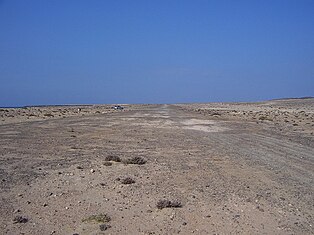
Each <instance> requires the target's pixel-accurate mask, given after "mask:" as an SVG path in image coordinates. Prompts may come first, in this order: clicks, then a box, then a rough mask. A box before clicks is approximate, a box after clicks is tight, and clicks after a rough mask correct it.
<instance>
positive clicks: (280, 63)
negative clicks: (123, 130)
mask: <svg viewBox="0 0 314 235" xmlns="http://www.w3.org/2000/svg"><path fill="white" fill-rule="evenodd" d="M298 96H314V0H229V1H227V0H216V1H214V0H155V1H153V0H98V1H97V0H85V1H83V0H50V1H43V0H27V1H26V0H19V1H18V0H0V106H22V105H39V104H78V103H98V104H99V103H176V102H214V101H256V100H265V99H272V98H279V97H298Z"/></svg>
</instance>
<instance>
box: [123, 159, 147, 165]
mask: <svg viewBox="0 0 314 235" xmlns="http://www.w3.org/2000/svg"><path fill="white" fill-rule="evenodd" d="M123 163H125V164H137V165H143V164H145V163H146V159H144V158H142V157H132V158H129V159H126V160H124V161H123Z"/></svg>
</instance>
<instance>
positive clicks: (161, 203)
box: [157, 199, 182, 209]
mask: <svg viewBox="0 0 314 235" xmlns="http://www.w3.org/2000/svg"><path fill="white" fill-rule="evenodd" d="M171 207H172V208H178V207H182V204H181V202H178V201H169V200H165V199H161V200H159V201H158V202H157V208H158V209H163V208H171Z"/></svg>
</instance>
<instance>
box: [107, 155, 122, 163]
mask: <svg viewBox="0 0 314 235" xmlns="http://www.w3.org/2000/svg"><path fill="white" fill-rule="evenodd" d="M105 161H113V162H121V159H120V157H118V156H112V155H109V156H107V157H106V158H105Z"/></svg>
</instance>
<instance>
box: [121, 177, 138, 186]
mask: <svg viewBox="0 0 314 235" xmlns="http://www.w3.org/2000/svg"><path fill="white" fill-rule="evenodd" d="M121 183H122V184H134V183H135V180H133V179H132V178H131V177H126V178H124V179H122V180H121Z"/></svg>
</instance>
